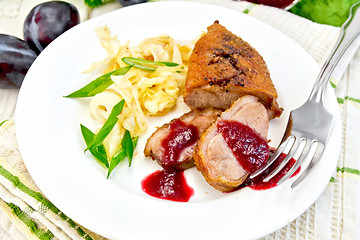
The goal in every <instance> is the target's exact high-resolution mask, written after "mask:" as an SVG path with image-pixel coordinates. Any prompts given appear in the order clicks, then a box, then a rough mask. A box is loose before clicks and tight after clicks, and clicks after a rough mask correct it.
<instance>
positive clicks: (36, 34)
mask: <svg viewBox="0 0 360 240" xmlns="http://www.w3.org/2000/svg"><path fill="white" fill-rule="evenodd" d="M79 22H80V17H79V12H78V10H77V9H76V7H75V6H74V5H72V4H70V3H67V2H62V1H51V2H45V3H41V4H39V5H37V6H35V7H34V8H33V9H32V10H31V11H30V13H29V14H28V15H27V17H26V19H25V22H24V28H23V33H24V40H25V41H26V42H27V43H28V44H29V46H30V47H31V48H32V49H33V50H34V51H36V52H37V53H40V52H41V51H42V50H43V49H44V48H45V47H46V46H47V45H49V44H50V43H51V42H52V41H53V40H54V39H55V38H57V37H58V36H59V35H60V34H62V33H64V32H65V31H66V30H68V29H70V28H72V27H74V26H75V25H77V24H79Z"/></svg>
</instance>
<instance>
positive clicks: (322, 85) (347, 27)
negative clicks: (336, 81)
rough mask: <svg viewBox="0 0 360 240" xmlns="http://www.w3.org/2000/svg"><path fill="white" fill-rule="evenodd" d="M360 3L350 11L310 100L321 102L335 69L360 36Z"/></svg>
mask: <svg viewBox="0 0 360 240" xmlns="http://www.w3.org/2000/svg"><path fill="white" fill-rule="evenodd" d="M359 7H360V2H357V3H355V4H354V5H353V6H352V7H351V9H350V15H349V17H348V19H347V20H346V22H345V23H344V24H343V25H342V27H341V30H340V36H339V38H338V40H337V43H336V44H335V47H334V49H333V50H332V52H331V54H330V55H329V57H328V59H327V60H326V62H325V64H324V65H323V67H322V68H321V71H320V73H319V75H318V77H317V79H316V81H315V85H314V87H313V89H312V91H311V94H310V97H309V100H312V101H315V102H321V101H322V100H323V94H324V92H325V89H326V86H327V82H328V80H329V79H330V76H331V74H332V73H333V71H334V69H335V67H336V66H337V64H338V63H339V61H340V59H341V58H342V57H343V56H344V54H345V52H346V51H347V50H348V49H349V47H350V45H351V44H352V43H353V42H354V40H355V39H356V37H357V36H358V35H359V34H360V11H357V10H358V8H359Z"/></svg>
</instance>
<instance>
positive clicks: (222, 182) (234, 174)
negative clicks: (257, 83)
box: [193, 95, 269, 192]
mask: <svg viewBox="0 0 360 240" xmlns="http://www.w3.org/2000/svg"><path fill="white" fill-rule="evenodd" d="M223 120H230V121H237V122H239V123H241V124H243V125H246V126H248V127H250V128H251V129H252V130H253V131H254V132H255V133H257V134H258V135H259V136H260V137H261V138H262V139H264V140H266V139H267V132H268V127H269V119H268V115H267V111H266V109H265V107H264V106H263V105H262V104H261V103H260V102H259V101H258V99H257V98H256V97H254V96H250V95H248V96H244V97H241V98H240V99H238V100H237V101H235V102H234V103H233V104H232V106H231V107H230V108H229V109H228V110H226V111H225V112H223V113H222V114H221V116H220V117H219V118H218V119H217V120H216V121H215V122H214V123H213V124H211V125H210V127H209V128H208V129H207V130H206V131H205V132H204V133H203V134H202V135H201V137H200V140H199V141H198V143H197V145H196V146H195V150H194V156H193V157H194V160H195V165H196V168H197V170H198V171H200V172H201V173H202V175H203V176H204V178H205V180H206V181H207V182H208V183H209V184H210V185H211V186H213V187H214V188H215V189H217V190H220V191H224V192H227V191H231V190H234V189H235V188H236V187H238V186H240V185H241V184H242V183H243V182H244V181H245V180H246V179H247V177H248V175H249V172H247V171H246V170H245V169H244V167H243V166H241V164H240V163H239V161H238V160H237V159H236V157H235V155H234V153H233V152H232V150H231V149H230V148H229V146H228V144H227V143H226V142H225V140H224V138H223V136H222V135H221V133H220V132H219V131H218V128H217V124H218V123H219V121H223Z"/></svg>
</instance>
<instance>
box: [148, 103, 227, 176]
mask: <svg viewBox="0 0 360 240" xmlns="http://www.w3.org/2000/svg"><path fill="white" fill-rule="evenodd" d="M220 113H221V111H220V110H218V109H214V108H207V109H195V110H192V111H190V112H188V113H186V114H184V115H183V116H181V117H180V118H178V119H174V120H172V121H171V122H170V123H169V124H164V125H163V126H162V127H160V128H158V129H157V130H156V131H155V132H154V133H153V134H152V135H151V137H150V138H149V139H148V140H147V143H146V145H145V149H144V154H145V156H151V157H152V159H154V160H156V161H157V162H158V163H159V164H160V165H161V166H162V167H163V168H164V169H171V170H174V169H176V170H184V169H187V168H190V167H193V166H194V159H193V151H194V147H195V145H196V143H197V141H198V140H199V138H200V135H201V134H202V133H203V132H204V131H205V129H207V128H208V127H209V126H210V124H211V123H213V122H214V121H215V120H216V119H217V118H218V117H219V116H220Z"/></svg>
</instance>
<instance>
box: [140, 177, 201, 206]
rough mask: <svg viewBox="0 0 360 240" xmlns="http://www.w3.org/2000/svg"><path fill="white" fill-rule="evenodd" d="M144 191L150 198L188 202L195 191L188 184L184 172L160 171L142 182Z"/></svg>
mask: <svg viewBox="0 0 360 240" xmlns="http://www.w3.org/2000/svg"><path fill="white" fill-rule="evenodd" d="M141 187H142V189H143V191H144V192H145V193H147V194H149V195H150V196H153V197H156V198H161V199H166V200H171V201H176V202H187V201H189V199H190V198H191V196H192V195H193V194H194V190H193V189H192V188H191V187H190V186H189V185H188V184H187V182H186V179H185V176H184V171H167V170H158V171H156V172H154V173H152V174H150V175H148V176H146V177H145V178H144V179H143V180H142V181H141Z"/></svg>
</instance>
